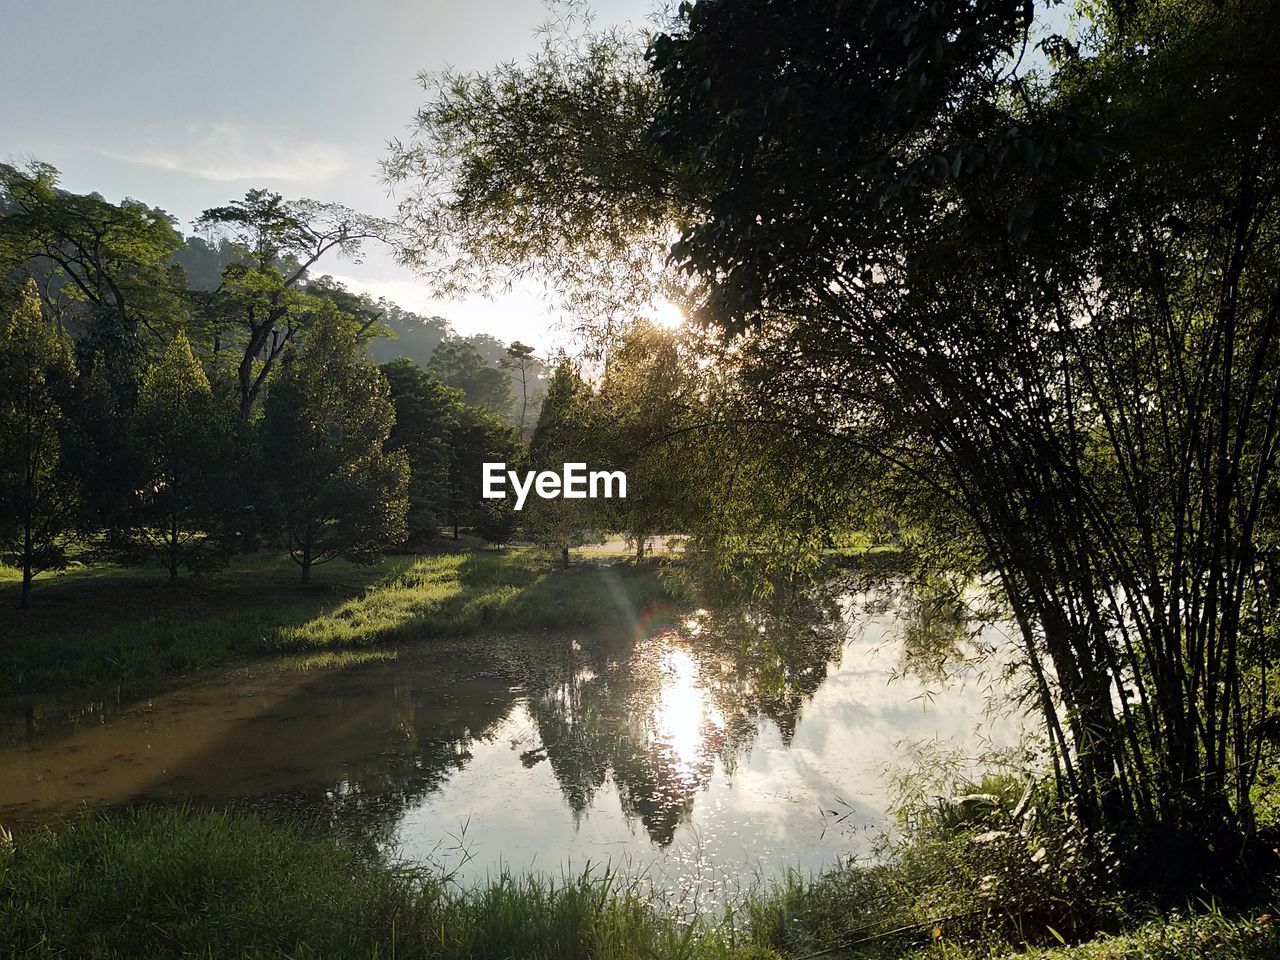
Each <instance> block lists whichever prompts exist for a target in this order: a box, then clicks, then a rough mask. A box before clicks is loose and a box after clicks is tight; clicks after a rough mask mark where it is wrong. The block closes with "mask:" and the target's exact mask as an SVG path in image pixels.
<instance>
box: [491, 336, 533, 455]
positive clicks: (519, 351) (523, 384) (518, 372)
mask: <svg viewBox="0 0 1280 960" xmlns="http://www.w3.org/2000/svg"><path fill="white" fill-rule="evenodd" d="M498 364H499V365H500V366H501V367H502V368H503V369H504V370H510V371H511V375H512V379H513V380H514V381H515V382H516V383H518V384H520V420H519V423H518V426H517V428H516V429H517V430H518V431H519V433H520V441H521V442H522V443H523V442H524V420H525V417H526V416H527V415H528V412H529V376H530V374H531V373H532V372H533V371H534V369H535V367H536V364H537V358H536V357H534V355H533V347H531V346H529V345H528V344H524V343H521V342H520V341H519V340H513V341H512V342H511V345H510V346H509V347H507V353H506V355H505V356H504V357H503V358H502V359H501V360H499V361H498Z"/></svg>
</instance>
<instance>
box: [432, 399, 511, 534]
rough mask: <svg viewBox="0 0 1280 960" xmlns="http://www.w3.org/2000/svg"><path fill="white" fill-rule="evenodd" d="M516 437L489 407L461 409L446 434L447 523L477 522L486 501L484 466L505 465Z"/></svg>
mask: <svg viewBox="0 0 1280 960" xmlns="http://www.w3.org/2000/svg"><path fill="white" fill-rule="evenodd" d="M517 449H518V447H517V444H516V438H515V436H514V434H513V432H512V430H511V428H510V427H508V426H507V425H506V424H505V423H503V422H502V419H501V418H500V417H499V416H498V415H497V414H495V413H494V412H493V411H492V410H490V409H489V408H488V407H471V406H464V407H463V408H462V410H461V412H460V413H459V415H458V421H457V424H456V425H455V426H454V428H453V431H452V432H451V433H450V435H449V452H450V457H449V511H448V518H449V524H450V526H452V527H453V539H455V540H457V539H458V528H459V527H460V526H462V525H464V524H474V523H476V522H477V521H478V520H479V518H480V517H481V515H482V511H483V510H484V508H485V506H486V504H487V503H488V501H486V500H485V499H484V497H483V493H484V490H483V478H484V465H485V464H486V463H507V462H509V461H511V460H512V459H513V458H514V457H515V454H516V451H517Z"/></svg>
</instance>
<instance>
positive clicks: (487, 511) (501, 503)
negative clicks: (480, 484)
mask: <svg viewBox="0 0 1280 960" xmlns="http://www.w3.org/2000/svg"><path fill="white" fill-rule="evenodd" d="M516 520H517V517H516V511H515V508H513V507H512V506H511V501H510V500H486V501H485V502H484V503H483V504H482V505H481V507H480V509H479V510H478V511H477V513H476V522H475V531H476V536H478V537H480V539H482V540H484V541H486V542H487V543H492V544H493V545H494V546H495V547H498V548H499V549H501V548H502V547H503V546H504V545H505V544H507V543H510V542H511V538H512V537H513V536H515V532H516Z"/></svg>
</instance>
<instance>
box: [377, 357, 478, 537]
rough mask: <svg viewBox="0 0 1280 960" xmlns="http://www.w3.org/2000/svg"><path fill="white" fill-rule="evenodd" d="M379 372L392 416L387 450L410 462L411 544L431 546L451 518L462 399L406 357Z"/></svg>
mask: <svg viewBox="0 0 1280 960" xmlns="http://www.w3.org/2000/svg"><path fill="white" fill-rule="evenodd" d="M379 369H380V370H381V371H382V373H383V375H384V376H386V378H387V381H388V382H389V383H390V385H391V400H392V402H393V403H394V404H395V413H396V422H395V426H394V427H392V428H391V433H390V435H389V436H388V437H387V448H388V449H389V450H403V451H404V454H405V456H406V457H407V458H408V461H409V488H408V496H409V513H408V529H409V540H410V541H411V542H413V541H418V540H430V539H432V538H433V537H435V536H436V535H437V534H439V532H440V529H441V527H443V526H444V524H445V521H446V520H447V518H448V515H449V465H450V461H451V453H450V447H449V445H450V440H451V438H452V437H453V436H454V430H455V429H456V428H457V426H458V422H459V418H460V416H461V414H462V393H461V391H459V390H455V389H453V388H452V387H446V386H445V385H444V384H442V383H441V382H440V381H439V380H437V379H436V378H435V377H433V376H431V374H429V373H427V372H426V371H425V370H423V369H422V368H421V367H420V366H418V365H417V364H416V363H414V362H413V361H412V360H409V359H407V358H404V357H401V358H400V359H398V360H392V361H391V362H390V363H384V364H383V365H382V366H381V367H379Z"/></svg>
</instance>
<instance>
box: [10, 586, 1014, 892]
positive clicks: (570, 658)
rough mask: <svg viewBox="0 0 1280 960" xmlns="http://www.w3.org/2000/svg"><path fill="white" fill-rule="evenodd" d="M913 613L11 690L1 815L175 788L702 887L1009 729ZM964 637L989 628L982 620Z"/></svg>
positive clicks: (441, 858)
mask: <svg viewBox="0 0 1280 960" xmlns="http://www.w3.org/2000/svg"><path fill="white" fill-rule="evenodd" d="M869 600H874V601H875V602H870V603H869V602H868V601H869ZM919 621H920V615H919V610H918V609H913V611H912V612H910V613H908V612H906V611H904V609H903V608H902V607H901V606H900V605H899V604H898V603H897V602H896V601H894V600H892V599H888V600H886V599H884V598H879V597H877V598H871V597H869V596H868V595H866V594H844V595H835V594H833V595H832V596H830V597H827V598H826V599H825V600H823V601H821V602H818V601H815V602H813V603H810V604H808V605H806V609H805V610H804V612H803V613H802V614H800V615H797V614H795V613H791V614H788V615H787V616H783V617H766V616H762V615H752V614H747V613H743V612H738V613H735V614H734V615H732V616H726V615H716V614H712V613H709V612H706V611H697V612H693V613H684V612H682V613H678V614H677V613H675V612H673V611H668V610H656V611H650V612H649V613H648V614H646V615H645V616H643V617H642V618H641V619H640V620H639V621H637V622H634V623H632V624H629V625H627V626H626V627H625V628H618V629H616V630H609V631H600V632H596V633H576V634H560V633H538V634H533V635H526V636H493V637H485V638H480V639H468V640H459V641H447V642H442V641H427V642H421V643H417V644H407V645H404V646H402V647H399V648H394V649H387V650H378V651H371V652H360V653H348V654H333V655H320V656H314V657H302V658H300V657H296V656H293V657H287V658H280V659H276V660H265V661H256V662H254V663H252V664H250V665H247V666H241V667H237V668H234V669H224V670H218V671H210V672H208V673H206V674H201V675H199V676H197V677H195V678H193V679H189V680H186V681H183V682H180V683H169V684H166V685H163V686H157V687H154V688H152V689H150V690H145V689H135V690H132V691H126V692H121V691H113V692H112V693H111V694H109V695H102V694H98V695H96V696H93V697H83V696H79V697H77V696H48V697H39V698H35V699H32V698H24V699H13V700H7V701H4V702H3V703H0V767H2V768H3V769H4V771H5V776H4V777H3V778H2V779H0V824H4V825H6V826H9V827H11V828H15V829H28V828H32V827H34V826H36V825H38V824H42V823H47V822H51V821H56V820H60V819H64V818H67V817H70V816H74V815H75V814H76V813H78V812H79V811H82V810H86V809H100V808H119V807H124V806H128V805H131V804H137V803H142V802H153V803H178V802H190V803H192V804H193V805H197V806H201V807H207V806H212V807H237V808H242V809H251V810H254V811H256V812H258V813H260V814H264V815H266V816H269V817H273V818H274V817H288V818H293V819H298V820H301V821H302V822H304V823H306V824H312V825H319V826H324V827H326V828H330V827H331V828H335V829H337V830H338V831H340V832H341V833H343V834H344V835H346V836H348V837H350V838H351V839H353V840H354V841H356V842H358V843H363V844H370V845H374V846H377V847H378V848H380V849H383V850H386V851H389V852H392V853H393V854H395V855H397V856H399V857H402V858H405V859H408V860H412V861H415V862H421V863H426V864H431V865H433V866H435V867H437V868H439V869H444V870H448V871H450V872H454V873H456V875H457V876H458V877H459V879H461V880H474V879H482V878H484V877H485V876H487V875H494V874H495V873H497V872H498V871H500V870H502V869H504V868H509V869H511V870H524V869H535V870H546V871H550V872H552V873H556V874H558V873H560V872H561V871H563V870H571V871H577V870H581V869H585V868H586V867H587V866H588V865H591V866H592V867H593V868H600V867H602V866H603V865H605V864H606V863H607V864H611V865H612V866H614V867H617V868H623V869H626V870H628V871H629V872H632V873H642V874H643V875H645V876H646V877H648V878H649V879H650V880H652V881H653V882H654V883H655V884H657V885H659V886H661V887H662V888H664V889H666V890H668V891H669V892H671V893H673V894H675V895H677V896H681V897H686V896H687V897H695V898H704V897H718V896H720V895H721V894H723V893H724V892H725V891H726V890H729V889H733V888H737V887H740V886H743V885H749V884H751V883H752V882H754V881H756V880H758V879H769V878H776V877H778V876H780V875H783V874H785V873H786V871H788V870H789V869H798V870H800V871H803V872H809V871H817V870H820V869H822V868H823V867H825V866H828V865H830V864H832V863H833V862H835V861H836V860H837V859H838V858H841V857H847V856H850V855H865V854H868V853H869V852H870V851H871V849H872V845H873V843H874V841H875V839H876V837H878V836H880V835H881V834H882V833H883V831H884V830H885V828H886V827H887V826H888V825H889V819H888V818H889V811H890V808H891V806H892V804H893V798H894V782H893V776H892V773H893V772H894V771H895V770H900V769H904V768H905V767H906V766H907V765H909V764H910V763H911V762H912V761H913V757H918V756H921V755H928V754H929V753H930V752H931V751H934V750H938V751H941V752H947V753H953V754H954V755H956V756H958V757H960V758H962V759H961V761H960V762H961V763H963V764H968V765H971V766H972V765H976V764H977V763H978V762H979V760H980V758H981V757H983V756H985V755H987V754H989V752H990V751H991V750H992V749H998V748H1002V747H1006V746H1009V745H1012V744H1014V743H1016V742H1018V740H1019V738H1020V736H1021V734H1022V731H1023V729H1024V725H1025V722H1024V721H1023V719H1022V718H1021V717H1020V716H1018V715H1017V714H1016V713H1015V712H1013V711H1010V710H1009V709H1007V708H1003V707H1001V706H1000V705H999V704H1000V698H1001V696H1002V688H1001V686H1000V681H999V679H998V677H999V670H998V669H997V668H996V667H994V666H987V667H982V666H981V665H978V664H974V663H969V662H966V660H965V658H964V656H963V654H964V652H965V651H966V650H972V649H973V647H974V643H973V642H968V641H960V642H958V643H957V644H956V645H954V646H953V645H952V644H951V643H950V642H949V641H948V643H946V644H944V645H943V647H942V648H941V650H942V653H941V654H937V652H936V651H935V652H934V653H932V654H930V657H934V656H939V655H941V656H946V658H947V659H948V661H949V663H948V670H947V672H948V673H949V674H950V676H949V679H947V680H945V681H944V680H943V679H942V678H941V676H940V674H939V673H938V672H937V671H936V670H934V669H932V668H929V669H920V668H919V666H920V657H919V651H918V650H913V649H910V646H909V645H910V644H911V643H912V642H915V643H916V644H917V645H918V634H919V627H920V623H919ZM952 629H953V630H954V624H953V625H952ZM904 635H905V636H906V637H907V645H906V646H904ZM913 637H916V638H917V639H916V640H915V641H913V640H912V638H913ZM973 640H974V641H976V644H977V646H979V647H989V648H991V649H994V650H997V651H998V650H1000V649H1002V648H1004V646H1005V645H1006V641H1005V640H1004V638H1003V636H1002V634H1001V632H1000V630H999V629H998V628H994V627H988V628H984V629H982V630H975V632H974V637H973ZM926 659H929V658H926ZM993 659H994V660H995V661H999V660H1000V657H998V656H996V657H995V658H993ZM930 662H932V661H930ZM988 662H991V661H990V659H989V660H988ZM913 663H914V664H915V666H916V667H917V669H914V670H907V671H905V672H904V666H911V665H912V664H913ZM922 674H923V676H922ZM992 698H995V699H994V700H993V699H992ZM993 705H994V707H995V708H994V709H992V707H993ZM921 744H923V745H924V746H923V749H921V748H920V745H921Z"/></svg>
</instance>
